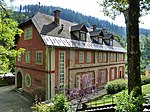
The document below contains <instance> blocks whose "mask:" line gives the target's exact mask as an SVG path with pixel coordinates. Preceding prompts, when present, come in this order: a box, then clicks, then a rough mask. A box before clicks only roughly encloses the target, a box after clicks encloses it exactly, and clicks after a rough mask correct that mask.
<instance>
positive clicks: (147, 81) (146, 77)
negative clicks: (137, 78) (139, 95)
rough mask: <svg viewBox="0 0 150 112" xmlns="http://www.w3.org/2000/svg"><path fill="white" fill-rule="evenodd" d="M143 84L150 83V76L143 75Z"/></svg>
mask: <svg viewBox="0 0 150 112" xmlns="http://www.w3.org/2000/svg"><path fill="white" fill-rule="evenodd" d="M141 84H142V85H146V84H150V76H145V75H142V76H141Z"/></svg>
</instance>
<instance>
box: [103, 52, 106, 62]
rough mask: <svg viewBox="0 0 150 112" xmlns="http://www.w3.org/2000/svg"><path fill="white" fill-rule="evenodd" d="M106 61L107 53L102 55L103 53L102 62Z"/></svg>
mask: <svg viewBox="0 0 150 112" xmlns="http://www.w3.org/2000/svg"><path fill="white" fill-rule="evenodd" d="M106 61H107V53H106V52H104V53H103V62H106Z"/></svg>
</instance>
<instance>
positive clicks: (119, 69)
mask: <svg viewBox="0 0 150 112" xmlns="http://www.w3.org/2000/svg"><path fill="white" fill-rule="evenodd" d="M118 78H124V67H123V66H120V67H119V68H118Z"/></svg>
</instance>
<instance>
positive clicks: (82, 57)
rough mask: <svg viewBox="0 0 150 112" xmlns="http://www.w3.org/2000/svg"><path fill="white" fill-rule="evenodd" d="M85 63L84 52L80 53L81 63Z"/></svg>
mask: <svg viewBox="0 0 150 112" xmlns="http://www.w3.org/2000/svg"><path fill="white" fill-rule="evenodd" d="M83 62H84V52H83V51H79V63H83Z"/></svg>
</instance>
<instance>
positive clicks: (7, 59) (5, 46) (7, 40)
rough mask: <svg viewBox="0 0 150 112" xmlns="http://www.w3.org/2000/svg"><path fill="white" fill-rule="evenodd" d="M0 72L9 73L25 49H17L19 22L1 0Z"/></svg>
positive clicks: (19, 32)
mask: <svg viewBox="0 0 150 112" xmlns="http://www.w3.org/2000/svg"><path fill="white" fill-rule="evenodd" d="M0 12H1V13H0V21H1V22H0V51H1V52H0V73H7V72H8V71H10V70H11V69H12V65H14V62H15V57H16V56H17V55H20V54H21V53H22V52H23V51H24V50H23V49H19V50H15V49H14V48H15V42H14V41H15V35H16V34H18V35H21V33H22V30H20V29H18V28H17V26H18V23H17V22H16V21H15V20H14V19H13V18H12V11H10V10H8V9H6V8H5V7H4V3H3V2H0Z"/></svg>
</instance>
